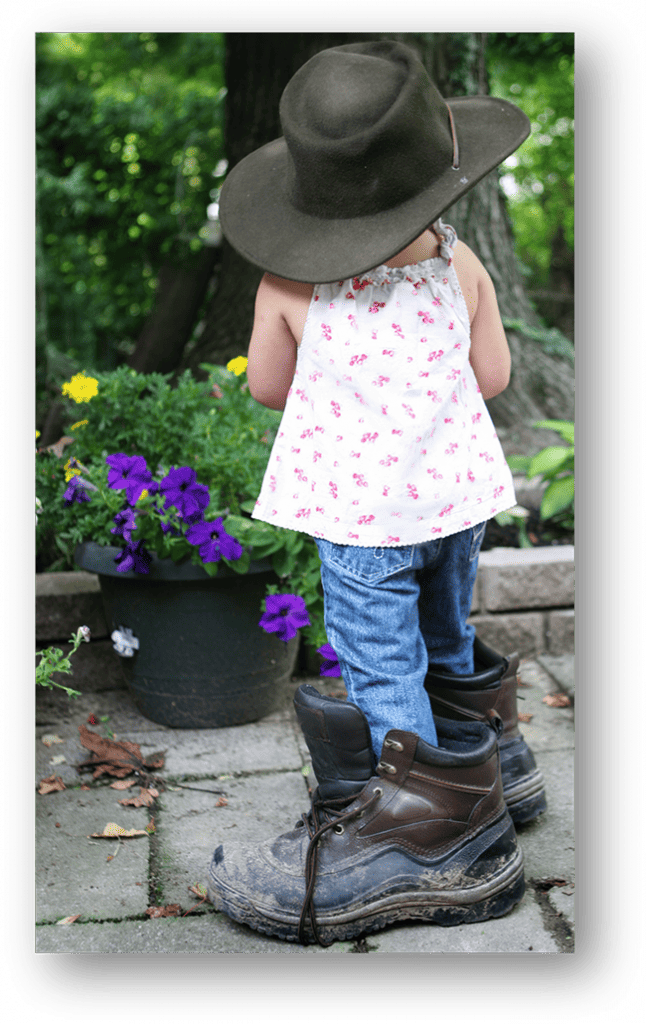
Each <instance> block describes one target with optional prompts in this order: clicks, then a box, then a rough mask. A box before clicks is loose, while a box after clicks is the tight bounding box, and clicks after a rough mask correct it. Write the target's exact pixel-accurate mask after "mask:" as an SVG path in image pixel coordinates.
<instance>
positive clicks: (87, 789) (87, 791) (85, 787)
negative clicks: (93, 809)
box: [81, 783, 90, 793]
mask: <svg viewBox="0 0 646 1024" xmlns="http://www.w3.org/2000/svg"><path fill="white" fill-rule="evenodd" d="M81 789H82V790H84V791H85V792H86V793H89V792H90V787H89V786H86V785H85V783H83V785H82V786H81Z"/></svg>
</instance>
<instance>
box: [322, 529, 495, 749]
mask: <svg viewBox="0 0 646 1024" xmlns="http://www.w3.org/2000/svg"><path fill="white" fill-rule="evenodd" d="M485 526H486V523H480V524H479V525H478V526H476V527H474V528H472V529H468V530H463V531H462V532H461V533H455V534H452V535H451V536H449V537H441V538H439V539H437V540H431V541H427V542H426V543H424V544H413V545H409V546H408V547H397V548H362V547H354V546H350V545H345V544H333V543H332V542H331V541H327V540H317V542H316V543H317V546H318V550H319V555H320V557H321V580H322V583H323V592H324V595H325V630H326V633H327V638H328V642H329V643H330V644H331V645H332V647H333V648H334V650H335V651H336V654H337V657H338V659H339V665H340V668H341V675H342V676H343V681H344V683H345V686H346V689H347V693H348V700H349V701H351V702H352V703H354V704H356V705H357V706H358V707H359V708H361V710H362V711H363V713H364V714H365V716H366V718H367V719H368V724H369V726H370V734H371V737H372V746H373V751H374V752H375V754H376V755H377V756H379V755H380V754H381V748H382V745H383V741H384V738H385V736H386V733H387V732H388V731H389V730H390V729H404V730H406V731H408V732H414V733H416V734H417V735H418V736H420V737H421V738H422V739H424V740H426V742H427V743H431V744H432V745H433V746H437V733H436V731H435V724H434V722H433V714H432V712H431V705H430V701H429V698H428V695H427V693H426V691H425V689H424V678H425V676H426V672H427V669H428V667H429V665H431V666H432V667H433V668H435V669H438V670H441V671H444V672H450V673H452V674H454V675H468V674H470V673H472V672H473V668H474V666H473V639H474V634H475V630H474V628H473V626H471V625H467V621H466V620H467V616H468V615H469V612H470V609H471V596H472V592H473V585H474V583H475V577H476V570H477V567H478V555H479V553H480V546H481V544H482V538H483V535H484V531H485Z"/></svg>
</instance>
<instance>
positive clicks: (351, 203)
mask: <svg viewBox="0 0 646 1024" xmlns="http://www.w3.org/2000/svg"><path fill="white" fill-rule="evenodd" d="M280 118H281V124H282V128H283V134H284V137H285V141H286V143H287V148H288V153H289V161H288V190H289V193H290V195H291V199H292V202H293V204H294V206H295V207H296V209H299V210H301V211H302V212H303V213H307V214H310V215H313V216H317V217H321V218H327V219H331V218H339V217H340V218H346V217H356V216H365V215H372V214H377V213H379V212H381V211H383V210H387V209H390V208H392V207H393V206H396V205H397V204H398V203H401V202H404V201H406V200H407V199H410V198H411V197H412V196H414V195H416V194H417V193H418V192H421V191H422V190H423V189H425V188H427V187H428V186H429V184H431V183H432V181H433V180H434V178H436V177H439V175H440V174H442V173H444V172H445V171H446V170H447V169H448V168H449V167H450V166H451V159H452V152H453V144H452V137H451V129H450V123H449V113H448V108H447V106H446V104H445V103H444V100H443V99H442V97H441V96H440V94H439V92H438V91H437V89H436V88H435V86H434V85H433V84H432V83H431V81H430V79H429V78H428V75H427V74H426V71H425V69H424V67H423V65H422V63H421V61H420V60H419V58H418V57H417V56H416V54H415V53H414V52H413V51H412V50H411V49H410V48H409V47H407V46H403V45H402V44H400V43H394V42H374V43H354V44H349V45H347V46H341V47H336V48H334V49H331V50H324V51H323V52H322V53H319V54H316V56H314V57H312V59H311V60H309V61H308V62H307V63H306V64H304V65H303V67H302V68H301V69H300V70H299V71H298V72H297V73H296V74H295V75H294V77H293V78H292V79H291V81H290V82H289V83H288V85H287V86H286V88H285V91H284V92H283V95H282V98H281V104H280Z"/></svg>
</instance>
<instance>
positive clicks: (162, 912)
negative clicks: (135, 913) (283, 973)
mask: <svg viewBox="0 0 646 1024" xmlns="http://www.w3.org/2000/svg"><path fill="white" fill-rule="evenodd" d="M181 912H182V908H181V907H180V905H179V903H169V904H168V906H166V907H148V909H147V911H146V913H147V914H148V917H179V915H180V914H181Z"/></svg>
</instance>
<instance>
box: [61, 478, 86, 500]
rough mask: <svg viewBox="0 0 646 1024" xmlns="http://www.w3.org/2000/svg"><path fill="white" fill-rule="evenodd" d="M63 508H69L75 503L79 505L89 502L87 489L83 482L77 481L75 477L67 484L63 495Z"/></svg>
mask: <svg viewBox="0 0 646 1024" xmlns="http://www.w3.org/2000/svg"><path fill="white" fill-rule="evenodd" d="M63 500H64V502H65V507H66V508H69V506H70V505H72V504H73V503H74V502H75V501H78V502H79V504H81V502H83V501H89V500H90V495H89V494H88V487H87V485H86V484H85V482H84V481H83V480H79V478H78V477H77V476H73V477H72V479H71V480H70V482H69V486H68V488H67V490H66V491H65V494H64V495H63Z"/></svg>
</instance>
